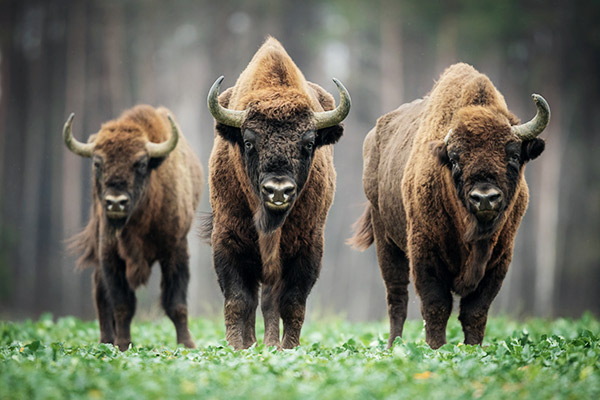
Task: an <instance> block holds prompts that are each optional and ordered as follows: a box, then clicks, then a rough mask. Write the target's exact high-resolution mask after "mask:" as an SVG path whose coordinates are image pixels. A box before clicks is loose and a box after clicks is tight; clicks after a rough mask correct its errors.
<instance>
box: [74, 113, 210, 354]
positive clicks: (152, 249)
mask: <svg viewBox="0 0 600 400" xmlns="http://www.w3.org/2000/svg"><path fill="white" fill-rule="evenodd" d="M73 117H74V115H73V114H71V115H70V116H69V119H68V120H67V122H66V123H65V127H64V130H63V139H64V141H65V144H66V145H67V147H68V148H69V150H71V151H72V152H73V153H75V154H77V155H80V156H82V157H89V158H92V161H93V173H92V189H93V190H92V198H93V200H92V209H91V212H90V220H89V222H88V224H87V227H86V228H85V229H84V230H83V232H81V233H79V234H78V235H76V236H75V237H73V239H72V243H71V248H72V249H73V250H74V251H77V252H78V253H80V254H82V255H81V257H80V258H79V260H78V266H80V267H82V266H84V265H93V266H94V267H95V270H94V273H93V286H94V298H95V302H96V312H97V314H98V319H99V322H100V342H101V343H112V344H114V345H115V346H118V347H119V349H121V350H123V351H124V350H127V348H128V347H129V344H130V343H131V336H130V331H129V329H130V326H131V320H132V318H133V314H134V313H135V306H136V298H135V293H134V291H135V289H136V288H137V287H138V286H140V285H142V284H145V283H146V282H147V280H148V278H149V276H150V272H151V271H150V268H151V266H152V264H153V263H154V262H155V261H158V262H159V263H160V267H161V270H162V282H161V289H162V306H163V307H164V309H165V312H166V313H167V315H168V316H169V318H170V319H171V320H172V321H173V323H174V324H175V330H176V331H177V343H183V344H184V345H185V346H186V347H194V341H193V340H192V337H191V335H190V332H189V329H188V311H187V304H186V302H187V300H186V297H187V286H188V281H189V275H190V272H189V252H188V243H187V233H188V231H189V230H190V226H191V224H192V221H193V218H194V213H195V210H196V207H197V206H198V203H199V201H200V188H201V187H202V167H201V166H200V162H199V160H198V158H197V157H196V155H195V153H194V152H193V151H192V149H191V148H190V146H189V145H188V144H187V142H186V141H185V138H184V137H183V135H181V133H180V132H179V129H178V127H177V125H176V123H175V122H174V121H173V119H172V118H171V116H170V113H169V110H167V109H166V108H163V107H160V108H158V109H154V108H153V107H150V106H145V105H140V106H136V107H134V108H132V109H130V110H127V111H125V112H124V113H123V114H122V115H121V116H120V117H119V118H118V119H116V120H113V121H109V122H106V123H104V124H102V127H101V128H100V131H99V132H98V133H97V134H96V135H93V136H92V137H90V140H89V142H88V143H81V142H78V141H77V140H76V139H75V138H74V137H73V136H72V134H71V124H72V122H73Z"/></svg>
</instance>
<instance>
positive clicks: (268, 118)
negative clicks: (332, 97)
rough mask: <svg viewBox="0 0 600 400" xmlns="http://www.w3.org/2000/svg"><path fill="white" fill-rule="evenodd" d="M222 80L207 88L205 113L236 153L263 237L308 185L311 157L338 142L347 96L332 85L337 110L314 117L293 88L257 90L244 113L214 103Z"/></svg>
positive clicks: (347, 107)
mask: <svg viewBox="0 0 600 400" xmlns="http://www.w3.org/2000/svg"><path fill="white" fill-rule="evenodd" d="M222 81H223V77H220V78H219V79H217V80H216V82H215V83H214V84H213V86H212V88H211V90H210V92H209V95H208V107H209V109H210V111H211V114H212V115H213V117H214V118H215V120H216V121H217V132H218V133H219V135H220V136H221V137H223V138H224V139H225V140H227V141H229V142H230V143H232V144H233V145H235V146H238V147H239V150H240V153H241V158H242V162H243V165H244V168H245V173H246V175H247V176H248V179H249V181H250V185H251V186H252V189H253V191H254V194H255V195H256V196H257V198H258V200H259V203H260V209H259V210H257V212H256V213H255V219H256V226H257V228H258V229H259V230H261V231H263V232H271V231H273V230H275V229H277V228H279V227H280V226H281V225H282V224H283V222H284V221H285V218H286V217H287V215H288V214H289V212H290V210H291V209H292V206H293V205H294V202H295V200H296V199H297V198H298V196H299V195H300V193H301V192H302V189H303V187H304V185H305V183H306V181H307V180H308V177H309V174H310V171H311V166H312V160H313V157H314V155H315V151H316V150H317V149H318V148H319V147H320V146H324V145H328V144H333V143H335V142H337V141H338V140H339V138H340V137H341V135H342V132H343V128H342V127H341V126H340V125H339V123H340V122H341V121H342V120H343V119H344V118H346V116H347V115H348V112H349V111H350V95H349V94H348V91H347V90H346V88H345V87H344V86H343V85H342V84H341V83H340V82H339V81H338V80H336V79H334V82H335V84H336V85H337V87H338V90H339V92H340V104H339V105H338V107H337V108H336V109H334V110H331V111H323V112H314V111H312V109H311V106H310V102H309V101H308V96H307V95H306V94H305V93H303V92H302V91H300V90H297V89H295V88H286V89H282V90H262V91H260V90H259V91H258V92H256V93H253V94H252V98H253V100H251V101H249V102H248V105H247V107H246V109H244V110H241V111H240V110H230V109H226V108H224V107H223V106H221V105H220V104H219V102H218V96H219V88H220V85H221V82H222Z"/></svg>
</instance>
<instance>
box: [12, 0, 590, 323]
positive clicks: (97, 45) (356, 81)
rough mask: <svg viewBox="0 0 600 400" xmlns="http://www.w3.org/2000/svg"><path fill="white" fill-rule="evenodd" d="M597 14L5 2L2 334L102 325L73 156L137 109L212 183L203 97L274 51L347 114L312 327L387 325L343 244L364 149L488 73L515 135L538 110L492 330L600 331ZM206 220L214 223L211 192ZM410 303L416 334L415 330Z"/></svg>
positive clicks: (143, 295)
mask: <svg viewBox="0 0 600 400" xmlns="http://www.w3.org/2000/svg"><path fill="white" fill-rule="evenodd" d="M599 17H600V2H597V1H581V0H573V1H559V0H549V1H541V0H523V1H517V0H510V1H477V0H449V1H413V0H397V1H393V0H389V1H387V0H370V1H358V0H347V1H342V0H328V1H316V0H305V1H277V0H258V1H252V2H250V1H229V0H222V1H192V0H179V1H170V2H165V1H158V0H145V1H144V0H123V1H116V0H104V1H101V0H90V1H82V0H77V1H76V0H64V1H43V0H39V1H36V0H26V1H25V0H23V1H11V0H0V317H1V318H14V319H22V318H26V317H36V316H38V315H40V314H41V313H45V312H51V313H52V314H53V315H55V316H62V315H76V316H79V317H84V318H94V316H95V315H94V309H93V303H92V297H91V270H90V269H87V270H83V271H76V270H75V257H74V256H71V255H69V254H68V253H67V252H66V243H65V241H66V239H68V238H69V237H70V236H71V235H73V234H75V233H77V232H79V231H80V230H81V229H82V228H83V227H84V226H85V223H86V221H87V217H88V215H89V208H90V201H91V188H90V181H91V161H90V160H89V159H83V158H80V157H77V156H75V155H74V154H72V153H70V152H69V151H68V150H67V149H66V148H65V146H64V144H63V141H62V137H61V130H62V126H63V123H64V121H65V119H66V117H67V116H68V115H69V114H70V113H71V112H74V113H75V122H74V124H73V133H74V135H75V136H76V137H77V138H78V139H79V140H82V141H85V140H87V138H88V137H89V135H90V134H93V133H94V132H97V131H98V130H99V128H100V125H101V123H102V122H104V121H107V120H110V119H113V118H115V117H117V116H118V115H119V114H120V113H121V112H122V111H123V110H125V109H127V108H130V107H132V106H133V105H135V104H139V103H146V104H150V105H154V106H158V105H165V106H167V107H169V108H170V109H171V110H172V111H173V113H174V115H175V116H176V118H177V119H178V121H179V123H180V126H181V128H182V131H183V133H184V135H185V136H186V138H187V139H188V141H189V142H190V143H191V145H192V147H193V148H194V149H195V150H196V151H197V153H198V154H199V156H200V159H201V161H202V164H203V166H204V168H205V172H206V170H207V161H208V158H209V154H210V150H211V148H212V142H213V135H214V130H213V125H214V122H213V120H212V117H211V116H210V114H209V112H208V110H207V107H206V95H207V92H208V89H209V88H210V85H211V84H212V83H213V82H214V80H215V79H216V78H217V77H218V76H220V75H224V76H225V81H224V83H223V90H224V89H225V88H226V87H229V86H232V85H233V84H234V83H235V80H236V79H237V77H238V75H239V74H240V72H241V71H242V70H243V69H244V67H245V66H246V65H247V63H248V62H249V61H250V58H251V57H252V55H253V54H254V52H255V51H256V50H257V49H258V47H259V46H260V45H261V43H262V42H263V40H264V39H265V37H266V36H267V35H272V36H274V37H276V38H277V39H278V40H279V41H280V42H281V43H282V44H283V46H284V47H285V48H286V50H287V51H288V53H289V54H290V56H291V57H292V58H293V60H294V61H295V62H296V64H297V65H298V66H299V67H300V69H301V70H302V71H303V73H304V75H305V76H306V78H307V79H308V80H310V81H312V82H315V83H318V84H319V85H321V86H322V87H324V88H325V89H326V90H328V91H329V92H331V93H333V94H334V96H335V97H336V99H337V98H338V94H337V90H336V88H335V86H334V85H333V82H332V80H331V78H332V77H336V78H338V79H340V80H341V81H342V82H343V83H344V85H345V86H346V87H347V88H348V90H349V92H350V94H351V96H352V101H353V106H352V110H351V111H350V115H349V117H348V118H347V119H346V120H345V122H344V126H345V131H344V136H343V137H342V139H341V141H340V142H339V143H338V144H336V145H335V150H334V151H335V156H334V157H335V165H336V170H337V173H338V177H337V192H336V198H335V202H334V204H333V207H332V208H331V210H330V213H329V217H328V221H327V226H326V232H325V246H326V247H325V256H324V259H323V267H322V271H321V277H320V279H319V280H318V282H317V284H316V286H315V288H314V289H313V292H312V294H311V295H310V296H309V312H308V316H307V318H308V319H310V318H314V317H316V316H317V315H321V316H322V315H332V314H333V315H341V316H343V317H347V318H349V319H351V320H355V321H356V320H375V319H383V318H385V316H386V304H385V295H384V288H383V282H382V279H381V276H380V272H379V267H378V265H377V261H376V257H375V250H374V248H370V249H369V250H367V251H366V252H364V253H360V252H357V251H355V250H352V249H351V248H349V247H348V246H346V245H345V244H344V241H345V239H346V238H348V237H349V236H350V234H351V225H352V223H353V222H354V221H355V220H356V219H357V217H358V216H359V215H360V214H361V212H362V209H363V203H364V202H365V200H366V199H365V196H364V194H363V189H362V182H361V176H362V142H363V140H364V138H365V136H366V134H367V132H368V131H369V130H370V129H371V127H373V125H374V124H375V121H376V119H377V118H378V117H379V116H381V115H382V114H384V113H386V112H389V111H391V110H393V109H395V108H397V107H398V106H400V105H401V104H402V103H403V102H408V101H412V100H413V99H415V98H418V97H422V96H424V95H426V94H427V92H428V91H429V90H430V89H431V87H432V86H433V84H434V82H435V80H436V79H437V78H438V77H439V75H440V74H441V72H442V71H443V70H444V69H445V68H446V67H448V66H449V65H451V64H453V63H455V62H458V61H463V62H467V63H470V64H472V65H473V66H475V68H477V69H478V70H479V71H480V72H483V73H485V74H487V75H488V76H489V77H490V78H491V80H492V81H493V82H494V84H495V85H496V87H497V88H498V89H499V90H500V91H501V92H502V93H503V94H504V96H505V98H506V101H507V103H508V106H509V109H511V111H513V112H514V113H515V114H516V115H517V116H518V117H520V118H521V120H524V121H527V120H529V119H530V118H531V117H533V115H534V114H535V107H534V104H533V102H532V101H531V97H530V95H531V93H539V94H541V95H543V96H544V97H545V98H546V99H547V100H548V103H549V104H550V107H551V110H552V120H551V122H550V125H549V127H548V128H547V129H546V131H545V132H544V133H543V134H542V136H541V137H542V138H544V139H546V150H545V152H544V153H543V154H542V155H541V157H540V158H538V159H537V160H534V161H532V162H531V163H529V164H528V165H527V168H526V179H527V182H528V184H529V188H530V193H531V194H530V205H529V209H528V211H527V213H526V215H525V217H524V220H523V223H522V224H521V227H520V230H519V234H518V236H517V239H516V244H515V252H514V257H513V261H512V264H511V267H510V270H509V273H508V276H507V278H506V280H505V281H504V285H503V288H502V290H501V291H500V294H499V296H498V298H497V299H496V301H495V302H494V303H493V305H492V312H493V313H496V314H498V313H500V314H509V315H511V316H515V317H528V316H543V317H552V316H578V315H580V314H582V313H583V312H584V311H586V310H591V311H592V312H593V313H594V314H596V315H599V314H600V296H599V292H600V157H599V155H598V152H599V151H600V132H599V129H600V113H598V112H597V109H598V106H600V81H599V80H600V24H598V21H599V20H600V18H599ZM199 211H202V212H209V211H210V205H209V201H208V187H207V186H206V187H204V193H203V198H202V202H201V204H200V207H199ZM190 248H191V265H190V267H191V281H190V288H189V296H188V304H189V307H190V310H191V313H192V315H221V313H222V307H223V298H222V296H221V293H220V291H219V287H218V284H217V280H216V275H215V273H214V270H213V268H212V260H211V249H210V247H209V246H208V245H206V244H204V243H202V242H201V241H200V239H199V238H198V235H197V231H195V230H194V229H193V231H192V232H191V234H190ZM159 281H160V269H159V268H158V267H155V268H153V276H152V279H151V282H150V283H149V285H148V287H147V288H144V289H141V290H138V292H137V294H138V299H139V300H140V302H139V306H138V313H137V315H138V316H155V315H161V313H162V311H160V307H159V305H158V304H159V302H158V298H159V296H158V292H159ZM418 309H419V301H418V299H417V297H416V296H415V295H414V291H413V292H411V298H410V304H409V317H413V318H415V317H419V318H420V314H419V311H418Z"/></svg>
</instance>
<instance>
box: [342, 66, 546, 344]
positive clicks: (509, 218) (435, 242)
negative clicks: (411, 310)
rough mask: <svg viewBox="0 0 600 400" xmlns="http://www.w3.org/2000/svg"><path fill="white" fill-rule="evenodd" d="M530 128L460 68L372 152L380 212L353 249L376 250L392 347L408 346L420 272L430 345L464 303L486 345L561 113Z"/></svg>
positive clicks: (374, 202)
mask: <svg viewBox="0 0 600 400" xmlns="http://www.w3.org/2000/svg"><path fill="white" fill-rule="evenodd" d="M533 99H534V101H535V104H536V106H537V109H538V112H537V114H536V116H535V117H534V118H533V119H532V120H531V121H529V122H527V123H525V124H521V125H519V122H518V120H517V118H516V117H515V116H514V115H513V114H512V113H511V112H510V111H509V110H508V108H507V106H506V103H505V101H504V97H503V96H502V94H500V92H498V90H497V89H496V88H495V87H494V85H493V84H492V82H491V81H490V80H489V78H488V77H487V76H485V75H483V74H481V73H479V72H477V71H476V70H475V69H474V68H473V67H471V66H469V65H466V64H456V65H453V66H451V67H450V68H448V69H447V70H446V71H445V72H444V73H443V74H442V76H441V77H440V80H439V81H438V82H437V83H436V84H435V86H434V87H433V90H432V91H431V93H430V94H429V96H426V97H424V98H423V99H419V100H415V101H413V102H412V103H408V104H404V105H402V106H401V107H400V108H398V109H397V110H395V111H392V112H390V113H389V114H386V115H384V116H382V117H381V118H379V120H378V121H377V125H376V126H375V128H374V129H373V130H371V132H369V134H368V135H367V137H366V139H365V142H364V147H363V155H364V171H363V185H364V189H365V193H366V196H367V199H368V200H369V204H368V206H367V208H366V210H365V213H364V214H363V216H362V217H361V218H360V219H359V221H358V222H357V223H356V225H355V229H356V234H355V236H354V237H353V238H352V239H351V240H350V243H351V244H352V245H354V246H355V247H357V248H359V249H366V248H367V247H368V246H370V245H371V243H373V241H374V242H375V246H376V250H377V257H378V260H379V266H380V268H381V273H382V275H383V279H384V281H385V286H386V292H387V303H388V314H389V318H390V338H389V343H388V345H390V346H391V344H392V343H393V341H394V339H395V338H396V337H397V336H401V335H402V328H403V325H404V321H405V319H406V307H407V302H408V292H407V286H408V282H409V265H410V270H411V271H412V275H413V278H414V280H415V287H416V290H417V294H418V295H419V297H420V299H421V314H422V315H423V319H424V320H425V333H426V340H427V343H428V344H429V345H430V346H431V347H432V348H438V347H440V346H442V345H443V344H444V343H446V324H447V322H448V318H449V316H450V312H451V311H452V293H453V292H454V293H456V294H457V295H459V296H460V297H461V300H460V314H459V317H458V318H459V320H460V322H461V324H462V327H463V331H464V334H465V343H466V344H481V342H482V340H483V336H484V333H485V326H486V321H487V314H488V310H489V307H490V305H491V303H492V300H493V299H494V298H495V297H496V294H497V293H498V291H499V290H500V286H501V285H502V281H503V279H504V276H505V275H506V272H507V271H508V266H509V264H510V261H511V258H512V251H513V242H514V239H515V235H516V233H517V229H518V227H519V223H520V222H521V218H522V217H523V214H524V213H525V209H526V208H527V203H528V199H529V194H528V189H527V183H526V182H525V178H524V176H523V175H524V170H525V164H526V163H527V162H528V161H529V160H532V159H534V158H536V157H537V156H539V155H540V154H541V153H542V151H543V150H544V141H543V140H542V139H540V138H538V137H537V136H538V135H539V134H540V133H541V132H542V131H543V130H544V128H545V127H546V125H547V124H548V122H549V119H550V109H549V107H548V104H547V103H546V101H545V100H544V99H543V98H542V97H541V96H539V95H533Z"/></svg>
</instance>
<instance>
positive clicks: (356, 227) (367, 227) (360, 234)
mask: <svg viewBox="0 0 600 400" xmlns="http://www.w3.org/2000/svg"><path fill="white" fill-rule="evenodd" d="M352 230H353V231H354V236H352V237H351V238H349V239H348V240H346V244H348V245H350V246H351V247H353V248H355V249H357V250H360V251H364V250H366V249H368V248H369V246H370V245H372V244H373V240H374V237H373V222H372V219H371V205H370V204H367V207H365V211H364V212H363V214H362V215H361V217H360V218H359V219H358V220H357V221H356V222H355V223H354V224H353V225H352Z"/></svg>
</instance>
